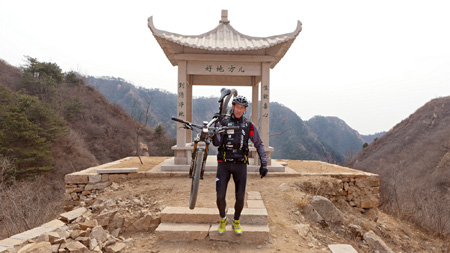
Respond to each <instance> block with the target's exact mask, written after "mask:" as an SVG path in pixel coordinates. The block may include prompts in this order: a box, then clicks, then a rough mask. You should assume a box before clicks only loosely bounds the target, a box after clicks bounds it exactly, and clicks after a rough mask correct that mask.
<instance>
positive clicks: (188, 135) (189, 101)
mask: <svg viewBox="0 0 450 253" xmlns="http://www.w3.org/2000/svg"><path fill="white" fill-rule="evenodd" d="M188 80H189V81H188V82H187V83H186V121H189V122H192V75H189V77H188ZM191 142H192V131H190V130H186V144H189V143H191Z"/></svg>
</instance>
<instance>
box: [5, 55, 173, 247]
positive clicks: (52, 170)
mask: <svg viewBox="0 0 450 253" xmlns="http://www.w3.org/2000/svg"><path fill="white" fill-rule="evenodd" d="M0 116H1V120H0V198H1V199H2V201H1V202H0V210H2V213H1V215H0V228H1V229H0V238H1V237H2V236H3V235H4V233H12V232H19V231H23V230H24V229H29V228H30V227H33V226H35V225H37V224H41V223H42V221H46V220H48V219H49V218H50V217H52V215H55V214H56V213H57V212H60V211H61V209H62V206H63V205H62V203H63V194H64V185H63V182H64V179H63V177H64V175H65V174H67V173H71V172H73V171H78V170H81V169H84V168H87V167H91V166H94V165H98V164H103V163H106V162H110V161H114V160H118V159H120V158H123V157H126V156H130V155H136V154H137V153H136V152H139V154H140V155H148V154H150V155H160V156H161V155H171V154H172V151H171V150H170V147H171V145H173V144H174V139H172V138H169V137H168V136H167V134H166V133H165V132H164V130H163V129H161V128H159V129H155V130H151V129H149V128H146V127H144V126H143V125H142V124H141V123H139V122H137V121H136V120H134V119H133V118H132V117H130V116H129V115H128V114H127V113H126V112H125V111H124V110H123V109H122V108H121V107H120V106H118V105H112V104H110V103H109V102H108V100H107V99H105V97H104V96H103V95H102V94H101V93H100V92H98V91H97V90H95V89H94V88H93V87H91V86H87V85H85V81H84V79H83V78H82V77H80V76H78V75H76V74H75V73H73V72H69V73H62V71H61V69H60V68H59V67H58V65H56V64H55V63H47V62H39V61H37V60H36V59H33V58H28V63H27V65H26V66H23V68H22V69H19V68H17V67H14V66H11V65H9V64H8V63H6V62H4V61H2V60H0ZM25 179H33V180H31V181H28V180H25ZM36 189H42V191H36ZM30 206H34V207H35V208H34V209H30V208H29V207H30ZM24 210H27V211H24ZM37 214H39V215H37ZM9 229H11V231H6V230H9Z"/></svg>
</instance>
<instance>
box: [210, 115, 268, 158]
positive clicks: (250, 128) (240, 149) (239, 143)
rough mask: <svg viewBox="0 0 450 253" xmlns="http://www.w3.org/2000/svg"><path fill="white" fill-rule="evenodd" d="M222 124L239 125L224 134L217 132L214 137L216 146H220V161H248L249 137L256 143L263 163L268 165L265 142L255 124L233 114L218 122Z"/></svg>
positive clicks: (218, 156)
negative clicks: (237, 127)
mask: <svg viewBox="0 0 450 253" xmlns="http://www.w3.org/2000/svg"><path fill="white" fill-rule="evenodd" d="M218 124H219V125H221V126H239V127H240V129H238V130H228V131H227V132H225V133H223V134H216V135H215V136H214V138H213V144H214V146H218V147H219V148H218V150H219V152H218V154H217V161H218V162H237V163H248V141H249V139H250V140H251V141H252V142H253V144H254V145H255V148H256V150H257V152H258V154H259V157H260V159H261V164H266V165H267V157H266V152H265V150H264V144H263V142H262V140H261V137H260V136H259V133H258V131H257V130H256V128H255V125H254V124H253V123H252V122H251V121H249V120H248V119H246V118H245V117H241V118H240V119H238V118H236V117H234V114H232V115H231V116H228V117H225V118H224V119H223V120H222V121H221V122H219V123H218Z"/></svg>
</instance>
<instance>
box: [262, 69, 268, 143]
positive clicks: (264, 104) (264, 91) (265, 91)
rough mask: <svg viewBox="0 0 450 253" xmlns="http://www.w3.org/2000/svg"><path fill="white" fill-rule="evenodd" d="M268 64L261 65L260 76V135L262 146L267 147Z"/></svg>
mask: <svg viewBox="0 0 450 253" xmlns="http://www.w3.org/2000/svg"><path fill="white" fill-rule="evenodd" d="M269 96H270V64H269V63H262V76H261V127H260V135H261V139H262V141H263V142H264V146H266V147H269V121H270V99H269Z"/></svg>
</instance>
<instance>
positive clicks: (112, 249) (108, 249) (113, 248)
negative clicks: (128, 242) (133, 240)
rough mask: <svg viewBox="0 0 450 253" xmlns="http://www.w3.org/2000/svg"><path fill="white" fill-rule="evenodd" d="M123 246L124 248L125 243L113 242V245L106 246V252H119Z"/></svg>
mask: <svg viewBox="0 0 450 253" xmlns="http://www.w3.org/2000/svg"><path fill="white" fill-rule="evenodd" d="M124 248H125V244H124V243H121V242H119V243H115V244H113V245H110V246H108V247H106V252H108V253H117V252H120V251H121V250H123V249H124Z"/></svg>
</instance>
